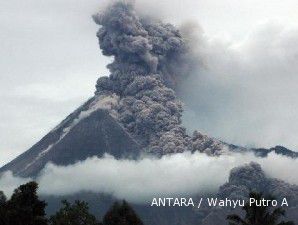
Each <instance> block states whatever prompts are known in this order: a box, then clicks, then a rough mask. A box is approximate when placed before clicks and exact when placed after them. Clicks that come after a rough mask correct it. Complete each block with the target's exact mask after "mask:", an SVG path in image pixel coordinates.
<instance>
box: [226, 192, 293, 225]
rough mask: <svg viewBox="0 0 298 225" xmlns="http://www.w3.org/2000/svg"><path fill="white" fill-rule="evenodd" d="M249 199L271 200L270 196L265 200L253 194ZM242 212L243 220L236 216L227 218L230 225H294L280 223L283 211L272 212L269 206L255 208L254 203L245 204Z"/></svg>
mask: <svg viewBox="0 0 298 225" xmlns="http://www.w3.org/2000/svg"><path fill="white" fill-rule="evenodd" d="M249 198H254V199H256V201H260V200H262V199H267V200H273V198H272V197H270V196H267V197H266V198H265V197H263V195H262V194H261V193H255V192H252V193H250V194H249ZM243 210H244V211H245V212H246V215H245V217H244V218H241V217H240V216H239V215H236V214H232V215H228V216H227V220H228V221H229V224H230V225H294V222H292V221H287V222H285V221H281V217H284V216H285V210H284V209H282V208H276V209H274V210H272V209H271V207H269V206H264V205H261V206H257V204H256V203H253V204H250V203H249V202H247V203H246V204H245V206H244V207H243Z"/></svg>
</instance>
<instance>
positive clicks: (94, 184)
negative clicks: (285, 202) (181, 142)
mask: <svg viewBox="0 0 298 225" xmlns="http://www.w3.org/2000/svg"><path fill="white" fill-rule="evenodd" d="M251 161H255V162H257V163H259V164H260V165H261V166H262V168H263V170H264V171H265V174H266V176H267V177H269V178H271V177H272V178H278V179H283V180H285V181H286V182H289V183H291V184H296V185H298V179H297V176H296V175H295V173H291V172H290V171H297V169H298V167H297V165H298V163H297V160H294V159H291V158H287V157H283V156H279V155H276V154H273V153H272V154H270V155H269V156H268V157H267V158H256V157H255V156H253V155H251V154H230V155H222V156H220V157H209V156H207V155H206V154H203V153H199V152H197V153H194V154H191V153H189V152H185V153H180V154H174V155H165V156H163V157H161V158H144V159H141V160H137V161H135V160H128V159H127V160H116V159H115V158H113V157H111V156H105V157H104V158H96V157H93V158H89V159H87V160H85V161H82V162H77V163H75V164H73V165H69V166H57V165H52V164H48V165H47V166H46V168H45V169H44V170H43V171H42V172H41V173H40V175H39V177H38V178H37V182H38V183H39V185H40V189H39V192H40V194H43V195H58V196H60V195H61V196H62V195H67V194H74V193H78V192H80V191H91V192H96V193H97V192H98V193H105V194H111V195H112V196H114V197H116V198H120V199H122V198H125V199H127V200H129V201H132V202H138V203H144V202H147V201H150V199H151V198H152V197H159V196H160V197H166V196H171V197H172V196H188V195H192V194H197V193H200V194H203V193H210V192H212V193H215V192H216V191H217V190H218V188H219V187H220V186H221V185H222V184H223V183H225V182H227V181H228V178H229V172H230V170H231V169H233V168H234V167H237V166H241V165H243V164H245V163H249V162H251ZM256 178H257V176H256ZM27 180H28V179H27ZM27 180H24V179H23V178H19V177H14V176H13V175H12V174H11V173H10V172H8V173H5V174H4V175H2V177H1V178H0V190H4V191H5V193H6V194H7V195H8V196H9V195H10V194H11V193H12V191H13V189H14V188H16V187H17V186H18V185H20V184H22V183H24V182H26V181H27ZM246 180H247V182H249V181H250V180H251V178H249V179H246ZM261 182H262V181H261ZM280 188H281V186H276V190H278V189H280Z"/></svg>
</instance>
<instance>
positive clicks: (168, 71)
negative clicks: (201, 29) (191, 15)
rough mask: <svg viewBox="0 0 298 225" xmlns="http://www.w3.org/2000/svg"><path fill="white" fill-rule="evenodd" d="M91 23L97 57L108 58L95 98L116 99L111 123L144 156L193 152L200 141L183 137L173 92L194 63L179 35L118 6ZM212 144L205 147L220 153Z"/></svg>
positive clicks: (168, 26)
mask: <svg viewBox="0 0 298 225" xmlns="http://www.w3.org/2000/svg"><path fill="white" fill-rule="evenodd" d="M93 18H94V21H95V22H96V23H97V24H99V25H101V27H100V29H99V31H98V33H97V37H98V39H99V45H100V48H101V50H102V53H103V54H104V55H106V56H113V57H114V61H113V62H112V63H111V64H109V65H108V66H107V67H108V69H109V70H110V73H111V74H110V76H109V77H100V78H99V79H98V81H97V85H96V95H113V94H116V95H117V96H119V97H120V100H119V104H118V105H117V106H116V109H115V110H116V111H117V112H118V115H117V116H116V118H117V119H118V121H120V122H121V123H122V124H123V126H124V127H125V128H126V130H127V131H128V132H129V133H130V134H131V135H133V136H134V137H135V138H137V139H138V140H139V141H140V142H141V143H142V145H143V147H144V148H145V149H146V151H149V152H154V153H155V154H160V155H162V154H166V153H176V152H183V151H185V150H193V151H194V150H198V149H195V146H197V145H196V144H193V143H194V142H196V141H197V140H198V138H199V137H202V136H200V135H195V136H194V137H193V138H191V137H190V136H189V135H187V133H186V129H185V128H184V127H183V126H182V125H181V116H182V111H183V109H182V104H181V102H180V101H179V100H178V99H177V97H176V94H175V91H174V89H175V88H176V87H177V83H179V82H180V80H181V79H184V78H185V77H186V76H187V75H188V74H189V72H190V71H192V67H193V66H194V64H195V63H194V61H193V60H191V58H192V57H190V56H191V54H190V53H191V51H190V46H189V45H188V44H187V41H186V40H185V39H183V37H182V36H181V34H180V32H179V31H178V30H177V29H176V28H175V27H174V26H172V25H171V24H164V23H161V22H159V21H155V20H154V19H152V18H140V17H138V16H137V15H136V13H135V11H134V9H133V5H132V4H131V3H126V2H124V1H119V2H115V3H113V4H112V5H110V6H108V7H107V8H106V10H105V11H104V12H102V13H100V14H97V15H94V16H93ZM213 142H215V141H213V140H212V141H211V144H209V146H211V145H215V146H216V147H217V148H216V150H219V149H221V148H220V147H219V145H220V144H219V143H213ZM212 151H215V150H214V149H213V150H212Z"/></svg>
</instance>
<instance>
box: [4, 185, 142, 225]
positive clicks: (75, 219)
mask: <svg viewBox="0 0 298 225" xmlns="http://www.w3.org/2000/svg"><path fill="white" fill-rule="evenodd" d="M37 189H38V184H37V183H36V182H29V183H27V184H24V185H21V186H20V187H18V188H17V189H16V190H15V191H14V193H13V194H12V196H11V198H10V199H9V200H7V198H6V197H5V195H4V193H3V192H2V191H0V225H143V222H142V221H141V219H140V218H139V217H138V215H137V214H136V213H135V212H134V210H133V209H132V207H131V206H130V205H129V204H128V203H127V202H126V201H122V202H115V203H114V204H113V205H112V207H111V208H110V209H109V210H108V211H107V213H106V214H105V215H104V217H103V220H102V221H99V220H98V219H97V218H96V217H95V216H94V215H92V214H91V213H90V212H89V207H88V203H86V202H84V201H75V202H74V203H70V202H68V201H66V200H64V201H62V207H61V208H60V210H59V211H57V212H56V214H54V215H52V216H51V217H50V218H47V217H46V213H45V208H46V206H47V203H46V202H45V201H42V200H40V199H39V198H38V195H37Z"/></svg>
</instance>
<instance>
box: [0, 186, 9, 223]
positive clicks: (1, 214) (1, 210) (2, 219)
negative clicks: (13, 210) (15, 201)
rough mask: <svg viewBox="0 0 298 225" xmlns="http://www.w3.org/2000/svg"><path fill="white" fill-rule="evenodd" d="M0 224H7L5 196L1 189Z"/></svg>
mask: <svg viewBox="0 0 298 225" xmlns="http://www.w3.org/2000/svg"><path fill="white" fill-rule="evenodd" d="M0 224H1V225H8V220H7V212H6V197H5V195H4V193H3V192H2V191H0Z"/></svg>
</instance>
